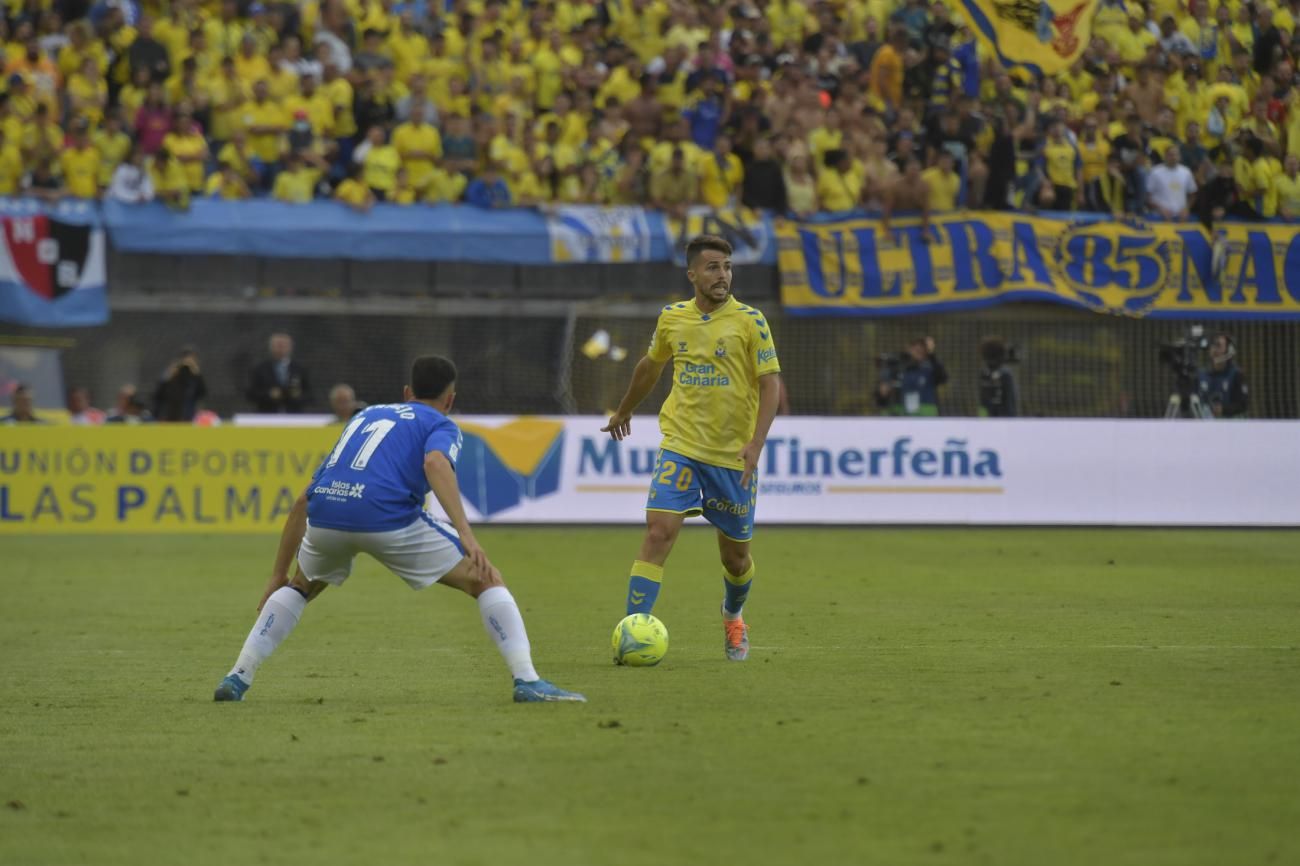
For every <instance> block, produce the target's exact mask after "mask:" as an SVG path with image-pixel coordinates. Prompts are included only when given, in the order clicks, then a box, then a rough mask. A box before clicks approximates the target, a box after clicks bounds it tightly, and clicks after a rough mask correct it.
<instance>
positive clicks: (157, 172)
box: [149, 147, 190, 210]
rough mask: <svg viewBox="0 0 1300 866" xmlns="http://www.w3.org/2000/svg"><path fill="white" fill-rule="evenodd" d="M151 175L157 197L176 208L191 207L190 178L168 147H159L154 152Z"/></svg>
mask: <svg viewBox="0 0 1300 866" xmlns="http://www.w3.org/2000/svg"><path fill="white" fill-rule="evenodd" d="M149 177H150V179H151V180H152V181H153V189H154V197H155V198H157V199H158V200H159V201H161V202H162V203H163V204H165V205H167V206H168V207H169V208H173V209H175V210H188V209H189V206H190V179H189V177H188V176H187V175H186V174H185V169H184V168H183V167H182V166H181V164H180V163H179V162H178V161H177V160H175V159H173V158H172V155H171V154H170V153H168V152H167V148H165V147H162V148H159V149H158V151H157V152H156V153H155V154H154V156H153V160H152V161H151V162H150V164H149Z"/></svg>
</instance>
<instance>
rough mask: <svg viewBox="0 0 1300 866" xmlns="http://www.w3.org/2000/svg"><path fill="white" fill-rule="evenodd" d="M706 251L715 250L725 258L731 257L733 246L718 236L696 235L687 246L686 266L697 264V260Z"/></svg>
mask: <svg viewBox="0 0 1300 866" xmlns="http://www.w3.org/2000/svg"><path fill="white" fill-rule="evenodd" d="M705 250H713V251H714V252H718V253H722V254H723V255H724V256H730V255H731V244H729V243H727V241H726V239H725V238H720V237H718V236H717V235H696V236H695V237H693V238H691V241H690V243H688V244H687V245H686V264H688V265H693V264H695V258H696V256H698V255H699V254H700V253H702V252H704V251H705Z"/></svg>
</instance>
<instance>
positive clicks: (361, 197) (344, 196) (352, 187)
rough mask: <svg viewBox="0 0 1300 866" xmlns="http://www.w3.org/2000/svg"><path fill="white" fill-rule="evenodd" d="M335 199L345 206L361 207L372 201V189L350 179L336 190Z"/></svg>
mask: <svg viewBox="0 0 1300 866" xmlns="http://www.w3.org/2000/svg"><path fill="white" fill-rule="evenodd" d="M334 198H335V199H337V200H338V201H341V202H343V203H344V204H350V205H352V206H353V207H361V206H362V205H364V204H366V203H367V202H368V201H370V187H368V186H366V185H365V184H364V183H362V182H361V181H359V180H353V179H352V178H350V177H349V178H347V179H345V180H344V181H343V182H342V183H341V184H339V185H338V187H337V188H336V189H335V190H334Z"/></svg>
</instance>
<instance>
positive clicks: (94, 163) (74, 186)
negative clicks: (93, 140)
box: [59, 145, 100, 198]
mask: <svg viewBox="0 0 1300 866" xmlns="http://www.w3.org/2000/svg"><path fill="white" fill-rule="evenodd" d="M99 163H100V159H99V151H98V150H96V149H95V148H94V147H93V146H91V145H87V146H86V147H83V148H78V147H68V148H66V149H64V151H63V153H61V154H59V165H60V166H61V167H62V168H63V182H64V184H65V185H66V186H67V188H68V195H71V196H75V197H76V198H96V197H98V196H99V168H100V164H99Z"/></svg>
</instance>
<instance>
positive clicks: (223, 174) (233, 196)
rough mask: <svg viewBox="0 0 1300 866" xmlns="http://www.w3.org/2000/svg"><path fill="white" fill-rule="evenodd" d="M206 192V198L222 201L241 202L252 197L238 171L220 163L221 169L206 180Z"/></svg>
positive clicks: (229, 164)
mask: <svg viewBox="0 0 1300 866" xmlns="http://www.w3.org/2000/svg"><path fill="white" fill-rule="evenodd" d="M206 192H207V195H208V198H217V199H221V200H222V201H243V200H244V199H247V198H252V195H253V194H252V192H250V191H249V189H248V184H247V183H246V182H245V181H244V178H243V177H241V176H240V174H239V170H238V169H237V168H235V166H234V165H232V164H231V163H228V162H223V163H221V168H220V169H219V170H218V171H217V172H216V173H215V174H213V175H212V177H210V178H208V184H207V189H206Z"/></svg>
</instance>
